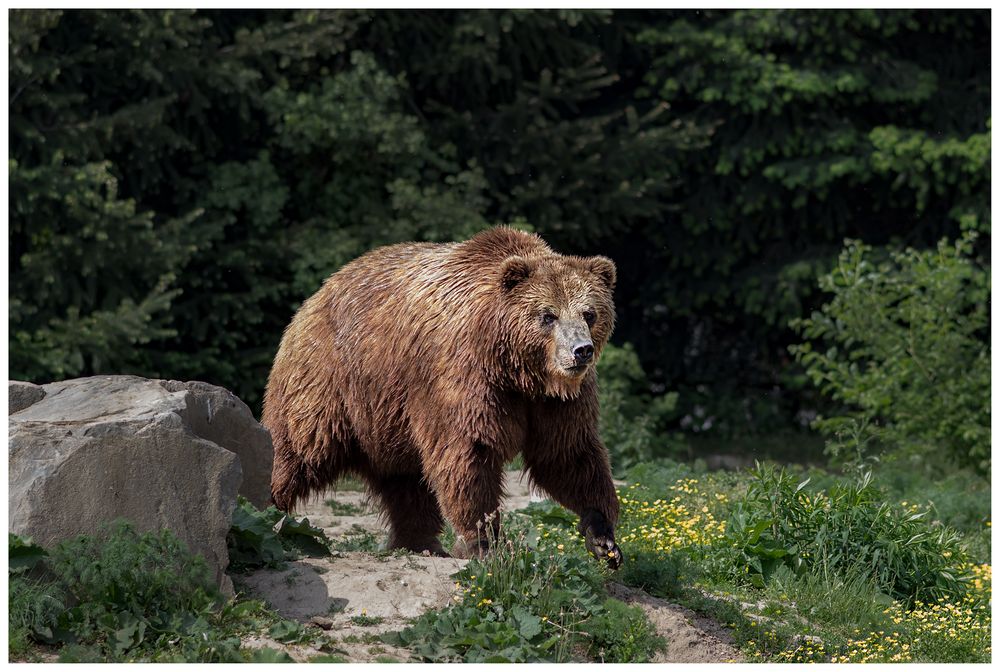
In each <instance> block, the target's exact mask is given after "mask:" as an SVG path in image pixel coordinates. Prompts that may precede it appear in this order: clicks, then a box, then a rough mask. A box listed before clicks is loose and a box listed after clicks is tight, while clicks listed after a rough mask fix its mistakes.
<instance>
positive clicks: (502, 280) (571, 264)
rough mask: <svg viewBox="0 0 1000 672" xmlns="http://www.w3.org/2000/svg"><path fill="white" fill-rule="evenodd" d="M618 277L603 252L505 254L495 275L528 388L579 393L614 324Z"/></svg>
mask: <svg viewBox="0 0 1000 672" xmlns="http://www.w3.org/2000/svg"><path fill="white" fill-rule="evenodd" d="M615 278H616V271H615V265H614V262H612V261H611V260H610V259H608V258H607V257H601V256H597V257H574V256H563V255H559V254H553V253H551V252H549V253H548V254H540V255H533V256H525V255H519V254H514V255H511V256H509V257H507V258H506V259H504V260H503V262H502V263H501V264H500V268H499V272H498V275H497V281H498V282H499V285H500V292H501V294H502V301H503V302H504V306H505V310H504V313H505V320H506V321H507V330H508V332H509V333H511V334H512V335H513V338H512V339H511V343H510V346H509V347H510V348H511V350H512V352H511V353H510V355H511V356H512V357H513V358H514V359H515V360H516V363H515V364H514V368H515V369H517V372H518V374H520V375H518V376H517V377H516V380H518V384H519V385H520V386H521V387H522V389H523V391H524V392H526V393H529V394H535V395H544V396H550V397H558V398H560V399H572V398H574V397H576V396H577V395H578V394H579V393H580V389H581V387H582V385H583V382H584V380H585V379H586V378H587V375H588V374H590V373H592V371H593V368H594V366H595V364H596V363H597V359H598V358H599V357H600V355H601V350H602V349H603V348H604V346H605V344H606V343H607V342H608V338H609V337H610V336H611V331H612V330H613V329H614V323H615V308H614V302H613V297H612V294H613V290H614V286H615Z"/></svg>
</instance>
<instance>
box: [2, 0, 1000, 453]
mask: <svg viewBox="0 0 1000 672" xmlns="http://www.w3.org/2000/svg"><path fill="white" fill-rule="evenodd" d="M989 35H990V15H989V12H988V11H941V12H930V11H913V10H892V11H875V10H862V11H838V12H820V11H764V10H746V11H714V10H713V11H701V12H695V11H642V12H634V11H621V12H619V11H615V12H611V11H588V12H577V11H528V10H503V11H473V10H461V11H423V12H408V11H356V10H344V11H319V10H305V11H292V10H281V11H266V12H261V11H179V10H169V11H160V10H155V11H154V10H134V11H129V10H99V11H48V10H15V11H13V12H11V15H10V40H9V57H10V58H9V61H10V70H9V74H10V105H9V113H10V134H9V135H10V157H9V168H10V182H9V187H10V194H11V198H10V233H9V244H10V251H11V254H10V269H11V276H10V313H9V320H10V327H11V328H10V340H9V347H10V355H11V357H10V375H11V377H13V378H23V379H29V380H35V381H46V380H51V379H56V378H64V377H71V376H78V375H86V374H92V373H102V372H115V373H124V372H130V373H138V374H143V375H149V376H165V377H174V378H197V379H203V380H208V381H210V382H213V383H217V384H220V385H224V386H226V387H228V388H230V389H233V390H234V391H235V392H236V393H237V394H238V395H239V396H240V397H242V398H243V399H245V400H246V401H247V402H248V403H250V404H251V405H252V406H255V407H256V406H257V405H258V404H259V400H260V397H261V394H262V390H263V385H264V381H265V380H266V376H267V371H268V369H269V366H270V362H271V358H272V356H273V353H274V352H275V350H276V347H277V344H278V341H279V339H280V336H281V331H282V329H283V328H284V326H285V325H286V324H287V322H288V320H289V319H290V317H291V314H292V312H293V311H294V310H295V308H296V306H297V305H298V303H299V302H301V301H302V300H303V299H304V298H305V297H306V296H308V295H309V294H310V293H311V292H313V291H315V289H316V288H317V287H318V285H319V283H320V281H321V280H322V279H323V278H324V277H325V276H326V275H328V274H329V273H331V272H333V271H334V270H336V269H337V268H338V267H339V266H340V265H342V264H343V263H344V262H345V261H347V260H349V259H351V258H352V257H354V256H356V255H358V254H360V253H362V252H364V251H365V250H367V249H370V248H372V247H374V246H377V245H381V244H385V243H391V242H396V241H400V240H410V239H418V240H431V241H439V240H451V239H456V238H461V237H464V236H466V235H468V234H469V233H471V232H473V231H475V230H477V229H480V228H483V227H485V226H487V225H490V224H494V223H499V222H521V223H530V225H531V226H533V227H534V228H535V230H537V231H539V232H540V233H542V234H543V235H544V236H545V237H546V238H547V239H549V240H550V241H551V242H552V243H553V244H554V246H555V247H556V248H557V249H559V250H561V251H565V252H572V253H585V254H593V253H603V254H607V255H609V256H611V257H612V258H614V259H615V260H616V261H618V264H619V285H618V290H617V296H616V301H617V304H618V306H619V313H620V314H619V321H618V324H619V326H618V330H617V335H616V342H618V343H619V344H626V343H630V344H632V345H633V346H634V352H635V353H636V354H637V356H638V362H639V363H641V368H642V369H644V370H645V374H644V377H646V376H648V378H646V380H645V383H644V384H646V385H647V389H646V390H643V391H642V392H641V394H643V395H652V396H660V395H663V394H664V393H665V392H666V391H668V390H676V391H677V392H678V394H677V395H676V396H672V397H670V398H669V399H666V400H664V401H663V402H659V406H658V407H657V408H654V409H652V410H641V409H640V410H639V411H636V412H637V413H639V415H640V416H643V417H645V418H646V419H647V422H648V423H649V426H650V427H654V428H655V429H656V430H657V431H659V430H663V429H676V428H678V427H680V426H681V425H680V424H679V423H680V422H681V421H682V420H683V419H684V418H688V419H689V421H690V419H691V418H697V419H698V421H697V422H696V423H694V425H693V426H690V422H689V423H688V428H689V429H691V430H694V429H698V430H699V431H704V432H709V433H714V434H720V435H721V436H730V435H734V434H742V433H745V432H746V431H748V430H756V431H767V430H770V429H773V428H775V427H785V426H788V425H790V424H792V422H793V420H792V419H793V418H794V417H796V414H798V415H799V416H800V417H802V412H806V414H807V415H808V412H809V411H811V410H812V409H813V408H815V406H816V402H817V400H816V399H815V398H814V395H815V392H814V391H812V388H810V387H809V386H808V385H807V384H806V383H807V380H806V378H805V376H803V375H802V373H801V369H799V368H798V365H797V364H796V363H795V362H794V361H791V360H790V358H789V357H788V356H787V350H786V346H787V345H788V344H789V343H791V342H793V340H794V335H793V332H791V331H790V330H789V329H788V328H787V322H788V320H789V319H791V318H795V317H800V316H802V315H805V314H807V313H808V312H809V311H810V310H812V309H815V308H817V307H818V305H819V303H820V302H821V299H822V296H821V294H820V292H819V290H818V288H817V286H816V278H817V277H818V275H820V274H821V273H823V272H826V271H828V270H829V269H830V268H831V267H832V266H833V264H834V263H835V260H836V258H837V254H838V253H839V251H840V248H841V243H842V240H843V238H844V237H845V236H850V237H852V238H857V239H860V240H863V241H864V242H865V244H868V245H874V246H881V245H885V244H887V243H890V242H897V243H902V244H906V245H911V246H914V247H916V248H922V247H924V248H926V247H929V246H932V245H933V244H935V243H936V242H937V241H938V240H939V239H940V238H942V237H943V236H945V235H948V236H951V237H952V238H956V237H957V234H958V232H959V230H960V229H961V228H965V229H974V230H978V231H980V232H982V233H985V234H987V235H983V236H981V237H980V239H979V242H978V243H977V245H978V246H979V247H980V252H979V254H980V256H982V255H983V254H984V252H983V251H982V250H985V249H986V248H987V247H988V232H989V197H988V186H989V180H990V167H989V162H988V156H989V144H990V127H989V120H990V108H989V76H990V69H989ZM975 336H976V338H978V337H979V335H978V334H977V335H975ZM629 352H630V351H629ZM627 401H628V400H625V401H624V402H623V403H626V405H627ZM633 410H634V409H633ZM696 411H697V413H695V412H696ZM630 412H632V411H630V410H629V409H628V408H624V410H623V413H625V414H626V417H627V415H628V413H630ZM626 430H627V428H625V427H619V428H617V429H612V430H609V431H613V432H618V433H622V432H624V431H626ZM626 438H628V440H629V441H631V444H630V445H631V448H630V449H629V450H630V451H631V454H629V455H627V456H625V457H623V461H624V462H626V463H628V462H631V461H634V460H635V459H638V458H639V457H640V456H644V455H648V453H649V451H650V450H652V448H651V447H650V446H651V444H650V443H649V440H648V437H643V436H641V435H638V434H634V435H632V436H631V437H626Z"/></svg>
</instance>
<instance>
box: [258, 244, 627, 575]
mask: <svg viewBox="0 0 1000 672" xmlns="http://www.w3.org/2000/svg"><path fill="white" fill-rule="evenodd" d="M614 283H615V267H614V264H613V263H612V262H611V261H610V260H609V259H607V258H605V257H575V256H564V255H560V254H557V253H555V252H553V251H552V249H551V248H550V247H549V246H548V245H547V244H546V243H545V242H544V241H543V240H542V239H541V238H540V237H539V236H537V235H534V234H529V233H524V232H521V231H517V230H515V229H511V228H507V227H499V228H494V229H491V230H488V231H484V232H482V233H480V234H478V235H476V236H475V237H473V238H471V239H470V240H467V241H464V242H461V243H450V244H431V243H406V244H400V245H392V246H389V247H383V248H379V249H376V250H373V251H371V252H369V253H367V254H365V255H364V256H362V257H359V258H358V259H356V260H354V261H353V262H351V263H349V264H347V265H346V266H344V267H343V268H342V269H341V270H340V271H338V272H337V273H334V274H333V275H332V276H330V277H329V278H328V279H327V280H326V282H325V283H324V284H323V286H322V288H320V290H319V291H318V292H316V294H314V295H313V296H312V297H310V298H309V299H308V300H306V301H305V303H303V305H302V307H301V308H300V309H299V311H298V312H297V313H296V315H295V317H294V318H293V320H292V322H291V324H289V326H288V328H287V329H286V330H285V334H284V337H283V338H282V341H281V347H280V349H279V350H278V354H277V356H276V358H275V361H274V366H273V368H272V370H271V375H270V377H269V379H268V383H267V391H266V393H265V397H264V413H263V419H262V422H263V424H264V425H265V426H266V427H267V428H268V429H269V430H270V432H271V437H272V439H273V441H274V471H273V475H272V481H271V492H272V499H273V500H274V503H275V504H276V505H277V506H278V507H279V508H281V509H284V510H288V509H290V508H292V507H293V506H294V505H295V503H296V501H298V500H300V499H301V498H303V497H305V496H307V495H308V494H309V493H311V492H314V491H318V490H321V489H323V488H325V487H326V486H328V485H330V484H332V483H333V482H334V481H335V480H336V479H337V478H338V477H339V476H341V475H343V474H347V473H353V474H356V475H358V476H360V477H361V478H362V479H363V480H364V481H365V482H366V483H367V485H368V487H369V489H370V491H371V493H372V494H373V496H374V498H375V499H376V500H377V501H378V502H380V503H381V506H382V508H383V511H384V513H385V515H386V518H387V519H388V522H389V525H390V546H391V547H404V548H410V549H413V550H416V551H420V550H431V551H433V552H442V549H441V546H440V543H439V542H438V540H437V536H438V534H439V533H440V532H441V530H442V528H443V523H444V520H445V519H447V520H448V521H450V522H451V524H452V525H453V526H454V528H455V530H456V532H457V533H458V535H459V536H460V537H461V538H462V539H463V540H465V542H467V543H466V545H465V546H463V547H462V548H464V549H465V550H464V551H463V550H462V549H461V548H459V547H458V546H456V549H457V550H456V553H459V554H464V553H465V552H468V550H469V548H470V547H469V546H468V544H469V543H474V540H475V539H476V538H477V537H481V536H482V535H481V534H480V532H481V526H482V521H483V520H484V517H485V516H487V515H488V514H490V513H492V512H493V511H495V510H496V509H497V507H498V505H499V503H500V499H501V496H502V494H503V493H502V487H503V485H502V469H503V465H504V464H505V463H506V462H507V461H509V460H511V459H512V458H513V457H514V456H516V455H517V454H519V453H520V454H523V456H524V463H525V467H526V470H527V472H528V474H529V476H530V478H531V479H532V480H533V482H534V483H535V484H536V485H538V486H539V487H540V488H542V489H543V490H545V491H546V492H548V493H549V494H550V495H551V496H552V497H553V498H554V499H555V500H556V501H558V502H560V503H561V504H563V505H564V506H566V507H567V508H569V509H571V510H573V511H575V512H576V513H578V514H580V516H581V532H582V533H584V534H585V536H586V537H587V541H588V546H592V547H595V548H592V550H595V549H596V550H595V552H596V553H597V554H598V555H599V556H601V557H604V556H606V555H608V554H607V553H606V551H607V550H612V549H613V552H611V553H610V555H611V557H612V559H613V558H614V557H615V555H616V553H615V552H614V551H617V549H616V548H615V547H614V537H613V526H614V524H615V523H616V522H617V519H618V500H617V497H616V496H615V491H614V486H613V484H612V481H611V471H610V467H609V463H608V454H607V450H606V449H605V447H604V445H603V443H602V442H601V439H600V436H599V433H598V410H599V409H598V401H597V380H596V374H595V371H594V362H596V361H597V358H598V357H599V356H600V352H601V349H602V348H603V347H604V345H605V344H606V343H607V341H608V337H609V336H610V334H611V331H612V329H613V327H614V306H613V303H612V290H613V287H614ZM581 338H582V339H585V340H586V339H588V338H589V340H590V341H591V342H592V345H593V348H592V350H593V357H592V359H590V360H589V361H587V362H585V363H584V364H582V365H580V364H579V361H580V360H579V359H577V360H574V354H573V353H574V352H578V351H580V348H579V347H576V346H579V343H580V340H579V339H581ZM574 347H576V350H574V349H573V348H574ZM574 364H577V365H576V366H574ZM477 523H478V525H477ZM470 540H471V541H470ZM461 543H462V542H460V544H461ZM480 543H483V542H482V541H481V542H480ZM480 550H482V548H480ZM612 564H616V563H615V562H612Z"/></svg>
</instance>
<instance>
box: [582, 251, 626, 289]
mask: <svg viewBox="0 0 1000 672" xmlns="http://www.w3.org/2000/svg"><path fill="white" fill-rule="evenodd" d="M584 262H585V263H586V265H587V269H588V270H589V271H590V272H591V273H593V274H594V275H596V276H597V277H599V278H600V279H601V280H603V281H604V284H605V285H607V286H608V289H614V288H615V282H617V281H618V271H617V269H615V262H613V261H611V260H610V259H608V258H607V257H588V258H587V259H585V260H584Z"/></svg>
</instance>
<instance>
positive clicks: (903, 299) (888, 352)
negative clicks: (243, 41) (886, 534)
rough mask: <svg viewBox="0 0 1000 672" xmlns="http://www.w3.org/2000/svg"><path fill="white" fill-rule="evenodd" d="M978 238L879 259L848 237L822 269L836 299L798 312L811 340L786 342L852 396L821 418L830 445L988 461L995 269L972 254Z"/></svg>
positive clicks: (836, 391) (840, 449)
mask: <svg viewBox="0 0 1000 672" xmlns="http://www.w3.org/2000/svg"><path fill="white" fill-rule="evenodd" d="M973 240H974V238H973V237H971V236H967V237H966V238H964V239H962V240H960V241H959V242H957V243H954V244H952V243H949V242H948V241H947V240H943V241H941V243H940V244H939V245H938V248H937V250H926V251H917V250H913V249H909V250H906V251H905V252H894V253H893V254H891V256H890V257H889V259H886V260H882V261H880V260H878V259H877V258H873V254H872V250H871V248H870V247H868V246H866V245H864V244H862V243H860V242H858V241H851V242H850V243H849V244H848V247H847V249H845V250H844V252H843V253H842V254H841V256H840V259H839V261H838V263H837V266H836V267H835V268H834V269H833V271H832V272H831V273H830V274H829V275H826V276H823V277H822V278H821V279H820V285H821V287H822V288H823V289H825V290H827V291H828V292H830V293H831V294H832V295H833V299H832V300H831V301H830V302H829V303H828V304H825V305H824V306H823V308H822V309H821V310H820V311H816V312H814V313H813V314H812V316H811V317H809V318H808V319H804V320H800V321H797V322H796V323H795V325H796V326H797V327H798V328H799V329H800V330H801V332H802V334H803V336H805V337H807V338H809V339H812V341H813V342H816V343H817V347H815V348H814V347H813V342H808V343H804V344H802V345H801V346H797V347H793V348H792V351H793V352H794V353H795V355H796V356H797V357H798V358H799V359H800V360H801V361H802V362H803V363H804V364H805V365H806V367H807V373H808V374H809V376H810V378H812V380H813V381H814V382H815V383H816V384H817V385H819V386H820V387H821V389H823V390H824V391H825V392H827V393H828V394H830V396H832V397H833V398H834V399H837V400H839V401H842V402H845V403H846V404H847V406H848V409H847V412H846V414H845V415H841V416H837V417H830V418H822V419H820V420H818V421H817V423H816V424H817V426H818V427H819V428H820V429H821V430H823V431H824V432H825V433H827V434H829V435H831V436H832V437H833V439H834V440H833V441H831V442H830V447H831V449H833V451H834V452H835V453H837V454H841V455H840V456H842V457H845V458H847V459H850V460H853V461H864V460H866V459H867V458H869V457H870V456H871V454H872V453H875V454H877V453H878V452H880V451H879V450H878V449H879V448H880V447H881V446H884V445H888V446H890V447H892V448H895V449H902V450H905V451H907V452H909V453H911V454H915V455H917V456H919V457H920V458H921V459H924V460H931V461H937V462H938V463H939V464H940V463H944V464H947V462H948V461H951V462H952V463H957V464H959V465H962V466H973V467H977V468H979V469H981V470H984V471H985V470H987V469H988V468H989V465H990V349H989V342H988V335H989V300H990V273H989V269H988V268H984V267H983V266H982V265H980V264H978V263H977V262H976V260H975V259H973V258H971V257H970V252H971V247H972V241H973ZM824 344H825V345H827V346H828V347H827V348H825V349H824V347H822V346H823V345H824ZM873 448H874V449H875V450H872V449H873ZM941 458H943V459H941Z"/></svg>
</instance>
